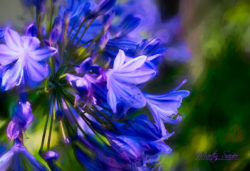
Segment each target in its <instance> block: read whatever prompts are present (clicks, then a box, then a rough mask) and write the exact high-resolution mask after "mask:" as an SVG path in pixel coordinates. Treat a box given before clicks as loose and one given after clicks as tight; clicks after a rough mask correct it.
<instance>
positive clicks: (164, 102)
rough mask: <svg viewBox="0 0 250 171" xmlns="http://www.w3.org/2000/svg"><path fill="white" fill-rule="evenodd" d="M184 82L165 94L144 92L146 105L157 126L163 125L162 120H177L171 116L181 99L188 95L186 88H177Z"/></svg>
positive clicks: (176, 111) (174, 121) (172, 121)
mask: <svg viewBox="0 0 250 171" xmlns="http://www.w3.org/2000/svg"><path fill="white" fill-rule="evenodd" d="M184 82H185V81H184ZM184 82H182V83H181V84H180V85H179V86H178V87H177V88H175V89H174V90H172V91H170V92H168V93H166V94H161V95H152V94H147V93H144V94H145V98H146V99H147V105H148V107H149V109H150V110H151V112H152V114H153V117H154V119H155V121H156V123H157V124H158V125H159V126H161V127H162V126H164V125H163V122H165V123H177V122H178V119H177V120H176V119H174V118H173V117H174V116H175V115H176V114H177V113H178V110H177V109H178V108H179V107H180V105H181V103H182V99H183V98H184V97H187V96H188V95H189V91H187V90H177V89H178V88H179V87H180V86H181V85H182V84H183V83H184Z"/></svg>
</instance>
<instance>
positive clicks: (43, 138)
mask: <svg viewBox="0 0 250 171" xmlns="http://www.w3.org/2000/svg"><path fill="white" fill-rule="evenodd" d="M48 121H49V112H48V114H47V117H46V122H45V126H44V129H43V136H42V142H41V146H40V149H39V153H40V152H42V151H43V145H44V140H45V136H46V132H47V126H48Z"/></svg>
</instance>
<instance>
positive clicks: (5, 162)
mask: <svg viewBox="0 0 250 171" xmlns="http://www.w3.org/2000/svg"><path fill="white" fill-rule="evenodd" d="M13 155H14V151H13V150H9V151H8V152H7V153H5V154H4V155H2V156H1V158H0V170H8V167H9V166H10V164H11V162H12V158H13Z"/></svg>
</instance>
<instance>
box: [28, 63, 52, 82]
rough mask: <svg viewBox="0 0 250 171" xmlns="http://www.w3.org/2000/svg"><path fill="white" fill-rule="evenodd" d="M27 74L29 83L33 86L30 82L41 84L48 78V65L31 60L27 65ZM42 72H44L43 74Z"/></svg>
mask: <svg viewBox="0 0 250 171" xmlns="http://www.w3.org/2000/svg"><path fill="white" fill-rule="evenodd" d="M25 71H26V72H25V73H26V74H27V76H28V78H27V79H30V80H28V82H29V83H30V84H32V83H31V82H30V81H33V82H40V81H42V80H43V79H44V78H46V77H47V76H48V73H49V69H48V66H47V64H46V63H39V62H37V61H35V60H33V59H30V60H29V62H28V63H27V64H26V67H25ZM41 71H42V72H41Z"/></svg>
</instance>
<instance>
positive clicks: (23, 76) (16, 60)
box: [0, 28, 56, 90]
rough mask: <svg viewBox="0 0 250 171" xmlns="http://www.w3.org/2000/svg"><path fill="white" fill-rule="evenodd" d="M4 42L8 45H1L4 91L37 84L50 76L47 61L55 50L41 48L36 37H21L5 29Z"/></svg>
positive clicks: (0, 54) (0, 61)
mask: <svg viewBox="0 0 250 171" xmlns="http://www.w3.org/2000/svg"><path fill="white" fill-rule="evenodd" d="M4 40H5V43H6V44H0V51H1V52H0V64H1V66H2V70H3V77H2V88H3V89H4V90H9V89H11V88H13V87H14V86H18V85H20V84H21V83H22V82H27V83H28V84H30V85H32V84H36V83H37V82H40V81H42V80H43V79H44V78H45V77H47V76H48V72H49V71H48V67H47V65H46V60H47V59H48V58H49V57H50V56H52V55H54V54H55V53H56V49H55V48H52V47H45V48H40V41H39V39H37V38H36V37H32V36H19V34H18V33H17V32H15V31H14V30H12V29H9V28H7V29H5V33H4ZM41 71H42V72H41Z"/></svg>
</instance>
